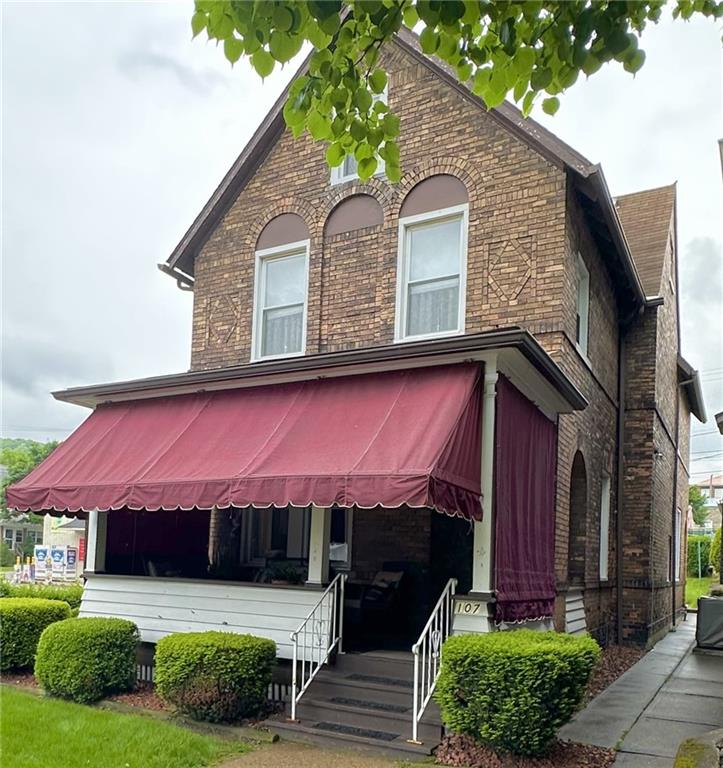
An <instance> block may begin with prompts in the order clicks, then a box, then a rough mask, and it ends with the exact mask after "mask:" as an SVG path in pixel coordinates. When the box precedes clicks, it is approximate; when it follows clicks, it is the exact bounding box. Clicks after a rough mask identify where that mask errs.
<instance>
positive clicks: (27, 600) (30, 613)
mask: <svg viewBox="0 0 723 768" xmlns="http://www.w3.org/2000/svg"><path fill="white" fill-rule="evenodd" d="M69 616H70V606H69V605H68V604H67V603H64V602H62V601H60V600H41V599H39V598H31V597H8V598H5V599H4V600H0V669H1V670H2V671H3V672H4V671H5V670H7V669H20V668H23V667H32V666H33V663H34V661H35V651H36V649H37V647H38V640H40V636H41V635H42V634H43V630H44V629H45V628H46V627H47V626H48V625H49V624H52V623H53V622H55V621H62V620H63V619H67V618H68V617H69Z"/></svg>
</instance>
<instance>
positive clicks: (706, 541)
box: [686, 536, 712, 578]
mask: <svg viewBox="0 0 723 768" xmlns="http://www.w3.org/2000/svg"><path fill="white" fill-rule="evenodd" d="M711 541H712V537H711V536H688V559H687V566H686V572H687V574H688V576H693V577H694V578H697V577H698V551H699V548H698V545H699V544H700V574H701V576H705V575H707V573H708V564H709V561H710V551H711Z"/></svg>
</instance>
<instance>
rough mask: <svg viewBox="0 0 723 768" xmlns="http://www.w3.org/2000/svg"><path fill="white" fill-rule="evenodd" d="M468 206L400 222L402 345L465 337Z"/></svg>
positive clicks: (399, 331)
mask: <svg viewBox="0 0 723 768" xmlns="http://www.w3.org/2000/svg"><path fill="white" fill-rule="evenodd" d="M467 218H468V206H467V205H460V206H455V207H453V208H446V209H444V210H441V211H434V212H431V213H424V214H419V215H416V216H409V217H407V218H403V219H401V220H400V222H399V263H398V271H397V275H398V278H397V319H396V339H397V341H403V340H407V339H415V338H425V337H432V336H446V335H450V334H455V333H462V332H463V331H464V304H465V276H466V262H467Z"/></svg>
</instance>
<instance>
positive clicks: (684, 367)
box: [678, 355, 708, 424]
mask: <svg viewBox="0 0 723 768" xmlns="http://www.w3.org/2000/svg"><path fill="white" fill-rule="evenodd" d="M678 385H679V386H680V388H681V390H682V391H683V394H684V395H685V397H686V399H687V400H688V406H689V407H690V412H691V413H692V414H693V416H695V417H696V419H698V421H700V422H701V423H702V424H705V423H706V421H707V420H708V416H707V414H706V412H705V401H704V400H703V388H702V387H701V384H700V376H699V375H698V371H696V370H695V368H693V366H692V365H691V364H690V363H689V362H688V361H687V360H686V359H685V358H684V357H682V355H678Z"/></svg>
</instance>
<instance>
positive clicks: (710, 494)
mask: <svg viewBox="0 0 723 768" xmlns="http://www.w3.org/2000/svg"><path fill="white" fill-rule="evenodd" d="M695 485H696V486H697V487H698V488H699V489H700V490H701V492H702V493H704V494H705V496H706V500H705V509H706V510H707V511H708V518H707V519H706V521H705V523H704V524H703V528H705V529H709V530H711V531H715V530H718V528H720V527H721V510H723V475H713V474H711V475H710V476H709V477H708V478H707V479H706V480H699V481H698V482H697V483H695Z"/></svg>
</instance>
